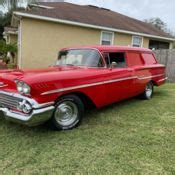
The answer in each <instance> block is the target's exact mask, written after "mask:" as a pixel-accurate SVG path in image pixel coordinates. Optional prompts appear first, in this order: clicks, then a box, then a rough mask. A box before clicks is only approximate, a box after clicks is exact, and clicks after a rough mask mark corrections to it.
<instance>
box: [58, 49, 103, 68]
mask: <svg viewBox="0 0 175 175" xmlns="http://www.w3.org/2000/svg"><path fill="white" fill-rule="evenodd" d="M56 65H57V66H87V67H104V63H103V60H102V58H101V56H100V54H99V53H98V51H96V50H93V49H79V50H66V51H61V52H60V53H59V56H58V60H57V62H56Z"/></svg>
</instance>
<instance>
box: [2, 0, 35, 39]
mask: <svg viewBox="0 0 175 175" xmlns="http://www.w3.org/2000/svg"><path fill="white" fill-rule="evenodd" d="M33 1H34V0H20V1H19V0H0V7H1V9H2V11H0V39H2V33H3V30H2V29H3V28H4V26H10V24H11V19H12V14H13V11H15V10H19V9H21V8H24V6H25V4H27V3H31V2H33Z"/></svg>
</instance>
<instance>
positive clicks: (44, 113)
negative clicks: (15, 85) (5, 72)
mask: <svg viewBox="0 0 175 175" xmlns="http://www.w3.org/2000/svg"><path fill="white" fill-rule="evenodd" d="M1 95H5V98H9V99H10V98H12V97H14V98H18V99H20V100H24V101H27V102H28V103H29V104H30V105H31V107H32V111H31V113H30V114H25V113H23V112H16V111H13V110H11V108H10V107H9V106H8V105H2V106H1V107H0V112H1V111H2V112H3V114H4V116H5V118H6V119H7V120H9V121H13V122H17V123H21V124H25V125H27V126H36V125H39V124H42V123H44V122H46V121H47V120H49V119H50V118H51V117H52V114H53V111H54V102H49V103H45V104H38V103H37V102H36V101H35V100H34V99H31V98H28V97H25V96H22V95H20V94H15V93H8V92H4V91H0V97H1V98H0V99H2V96H1ZM3 97H4V96H3ZM7 100H8V99H7ZM7 100H5V99H2V101H0V104H1V103H3V102H6V101H7ZM13 101H14V99H13ZM9 103H10V104H11V103H12V102H9Z"/></svg>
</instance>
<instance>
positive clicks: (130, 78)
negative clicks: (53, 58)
mask: <svg viewBox="0 0 175 175" xmlns="http://www.w3.org/2000/svg"><path fill="white" fill-rule="evenodd" d="M136 78H137V77H136V76H135V77H127V78H120V79H115V80H108V81H102V82H98V83H91V84H85V85H79V86H72V87H68V88H62V89H56V90H51V91H47V92H44V93H42V94H41V95H48V94H54V93H59V92H64V91H70V90H74V89H81V88H87V87H91V86H98V85H103V84H110V83H115V82H120V81H126V80H132V79H136Z"/></svg>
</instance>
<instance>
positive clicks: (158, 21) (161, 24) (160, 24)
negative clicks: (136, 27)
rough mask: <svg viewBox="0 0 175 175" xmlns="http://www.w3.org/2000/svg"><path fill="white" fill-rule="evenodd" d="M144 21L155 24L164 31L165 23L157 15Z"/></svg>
mask: <svg viewBox="0 0 175 175" xmlns="http://www.w3.org/2000/svg"><path fill="white" fill-rule="evenodd" d="M145 22H146V23H149V24H151V25H153V26H155V27H156V28H157V29H159V30H162V31H165V30H166V29H167V24H166V23H165V22H163V21H162V20H161V19H160V18H158V17H156V18H150V19H146V20H145Z"/></svg>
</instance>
